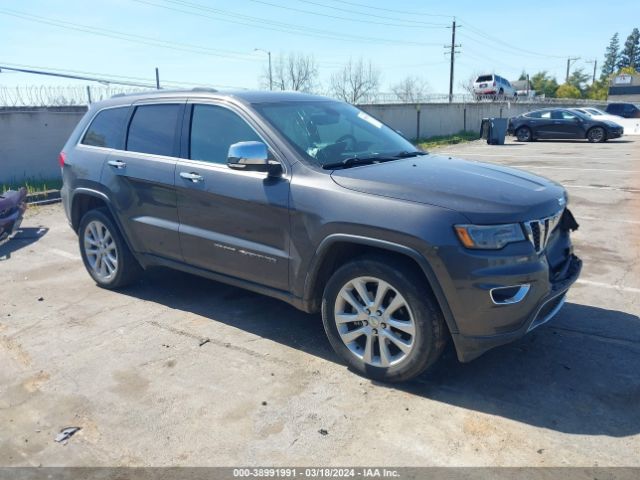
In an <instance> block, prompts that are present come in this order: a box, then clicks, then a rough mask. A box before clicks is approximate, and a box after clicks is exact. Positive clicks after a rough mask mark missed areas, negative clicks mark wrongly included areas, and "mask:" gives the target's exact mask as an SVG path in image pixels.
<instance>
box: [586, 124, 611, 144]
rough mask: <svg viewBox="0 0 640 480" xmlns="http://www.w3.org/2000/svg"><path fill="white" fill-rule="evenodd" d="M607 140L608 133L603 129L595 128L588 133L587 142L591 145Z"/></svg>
mask: <svg viewBox="0 0 640 480" xmlns="http://www.w3.org/2000/svg"><path fill="white" fill-rule="evenodd" d="M606 139H607V133H606V132H605V131H604V128H602V127H593V128H591V129H590V130H589V131H588V132H587V140H589V142H591V143H602V142H604V141H605V140H606Z"/></svg>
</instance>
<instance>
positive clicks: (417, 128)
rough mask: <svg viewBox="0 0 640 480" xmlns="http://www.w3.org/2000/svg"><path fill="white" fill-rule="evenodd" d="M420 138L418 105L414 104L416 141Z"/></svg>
mask: <svg viewBox="0 0 640 480" xmlns="http://www.w3.org/2000/svg"><path fill="white" fill-rule="evenodd" d="M419 138H420V104H419V103H417V104H416V140H418V139H419Z"/></svg>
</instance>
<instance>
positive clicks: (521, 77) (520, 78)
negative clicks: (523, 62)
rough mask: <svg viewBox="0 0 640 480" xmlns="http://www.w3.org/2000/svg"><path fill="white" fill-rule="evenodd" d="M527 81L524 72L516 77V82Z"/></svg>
mask: <svg viewBox="0 0 640 480" xmlns="http://www.w3.org/2000/svg"><path fill="white" fill-rule="evenodd" d="M526 79H527V72H525V71H524V70H522V73H521V74H520V77H518V81H520V82H521V81H523V80H526Z"/></svg>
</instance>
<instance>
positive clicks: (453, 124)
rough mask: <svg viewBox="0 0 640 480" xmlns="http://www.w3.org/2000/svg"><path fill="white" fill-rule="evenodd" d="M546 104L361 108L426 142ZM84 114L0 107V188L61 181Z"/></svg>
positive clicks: (70, 110)
mask: <svg viewBox="0 0 640 480" xmlns="http://www.w3.org/2000/svg"><path fill="white" fill-rule="evenodd" d="M550 106H551V105H548V104H531V103H526V104H524V103H521V104H519V103H513V102H512V103H491V102H486V103H485V102H483V103H469V104H462V103H453V104H449V103H426V104H421V105H416V104H401V105H361V106H360V107H361V108H362V109H363V110H365V111H367V112H369V113H370V114H372V115H374V116H375V117H377V118H379V119H380V120H382V121H383V122H385V123H387V124H388V125H390V126H391V127H392V128H394V129H396V130H399V131H401V132H402V133H403V134H404V135H405V136H406V137H408V138H416V137H419V138H427V137H433V136H436V135H451V134H454V133H458V132H459V131H460V130H469V131H474V132H479V131H480V122H481V120H482V118H486V117H512V116H515V115H519V114H520V113H523V112H527V111H530V110H535V109H538V108H544V107H550ZM553 106H561V105H557V104H554V105H553ZM566 106H572V105H571V104H568V105H566ZM85 111H86V107H49V108H0V185H1V184H2V183H8V182H22V181H24V180H39V179H41V180H50V179H54V178H60V168H59V166H58V154H59V153H60V150H61V149H62V147H63V145H64V143H65V142H66V141H67V138H68V137H69V135H70V134H71V132H72V130H73V129H74V128H75V126H76V124H77V123H78V121H80V119H81V118H82V116H83V115H84V112H85ZM418 112H419V114H420V127H419V129H418ZM625 129H626V130H627V128H626V127H625ZM628 131H629V132H630V129H628Z"/></svg>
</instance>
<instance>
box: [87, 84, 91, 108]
mask: <svg viewBox="0 0 640 480" xmlns="http://www.w3.org/2000/svg"><path fill="white" fill-rule="evenodd" d="M87 104H88V105H91V87H90V86H89V85H87Z"/></svg>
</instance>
